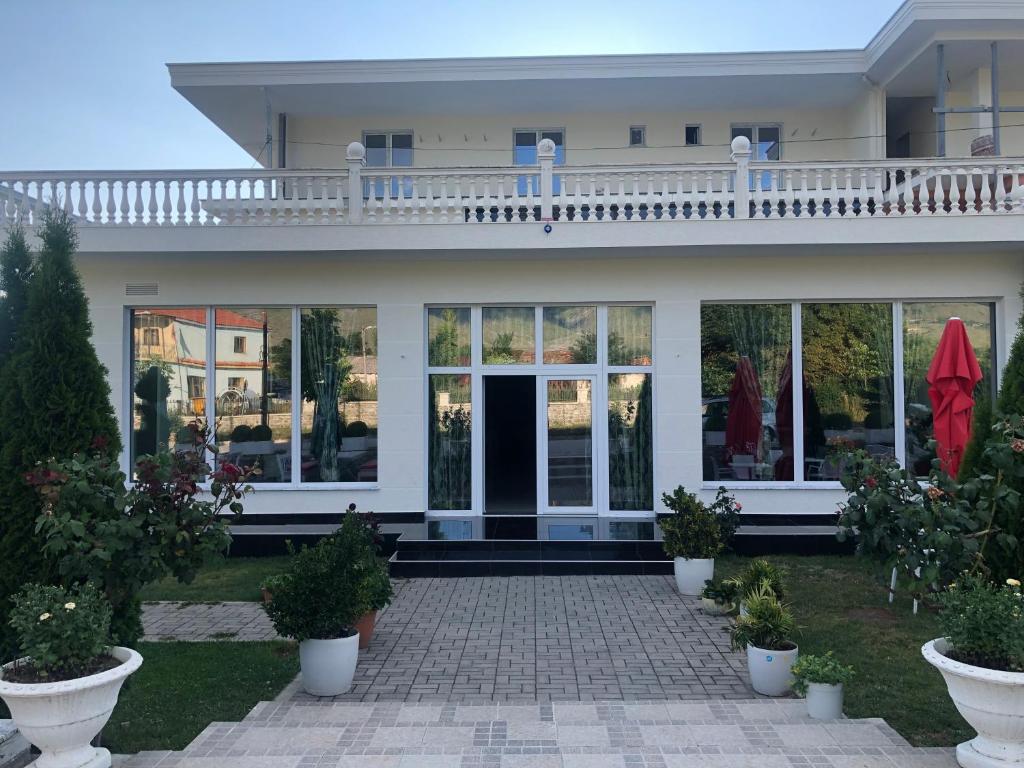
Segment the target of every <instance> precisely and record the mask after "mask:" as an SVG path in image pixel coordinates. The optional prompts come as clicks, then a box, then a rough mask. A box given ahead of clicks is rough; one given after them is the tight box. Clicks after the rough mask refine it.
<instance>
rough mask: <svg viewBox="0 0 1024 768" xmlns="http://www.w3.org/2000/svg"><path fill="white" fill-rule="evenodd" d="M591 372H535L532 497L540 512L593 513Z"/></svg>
mask: <svg viewBox="0 0 1024 768" xmlns="http://www.w3.org/2000/svg"><path fill="white" fill-rule="evenodd" d="M594 384H595V379H594V377H593V376H572V377H568V376H538V377H537V389H538V391H537V403H538V405H539V408H538V411H539V413H538V416H539V422H540V423H539V424H538V430H537V460H538V466H537V469H538V471H537V499H538V502H539V503H538V508H539V511H540V513H541V514H562V515H565V514H570V515H571V514H583V513H594V512H595V510H596V508H597V504H596V500H595V499H596V495H597V480H596V477H595V464H594V417H595V414H594Z"/></svg>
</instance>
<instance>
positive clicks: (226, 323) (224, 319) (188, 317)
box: [136, 307, 263, 329]
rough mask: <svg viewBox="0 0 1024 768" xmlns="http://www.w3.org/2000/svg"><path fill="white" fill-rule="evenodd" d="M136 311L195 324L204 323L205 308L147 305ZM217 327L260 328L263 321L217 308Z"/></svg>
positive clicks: (230, 310)
mask: <svg viewBox="0 0 1024 768" xmlns="http://www.w3.org/2000/svg"><path fill="white" fill-rule="evenodd" d="M136 312H137V313H139V314H147V315H158V316H160V317H170V318H174V319H175V320H181V321H182V322H186V323H195V324H196V325H205V324H206V310H205V309H203V308H202V307H182V308H176V307H175V308H169V307H168V308H165V307H148V308H146V309H142V310H136ZM217 327H218V328H251V329H261V328H263V323H262V322H261V321H259V320H254V319H253V318H251V317H246V316H245V315H243V314H240V313H238V312H235V311H234V310H232V309H218V310H217Z"/></svg>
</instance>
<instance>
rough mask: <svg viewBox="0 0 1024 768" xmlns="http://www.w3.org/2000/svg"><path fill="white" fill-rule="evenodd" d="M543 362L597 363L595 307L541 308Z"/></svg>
mask: <svg viewBox="0 0 1024 768" xmlns="http://www.w3.org/2000/svg"><path fill="white" fill-rule="evenodd" d="M544 362H545V363H548V364H551V363H575V364H577V365H593V364H595V363H596V362H597V307H594V306H589V307H544Z"/></svg>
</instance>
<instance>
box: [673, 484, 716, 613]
mask: <svg viewBox="0 0 1024 768" xmlns="http://www.w3.org/2000/svg"><path fill="white" fill-rule="evenodd" d="M661 500H662V502H663V503H664V504H665V506H666V507H668V508H669V509H670V510H672V514H671V515H667V516H666V517H663V518H662V519H660V520H659V521H658V525H659V526H660V527H661V533H662V539H663V540H662V547H663V548H664V550H665V554H666V555H668V556H669V557H671V558H673V559H674V561H675V562H674V565H675V576H676V587H677V588H678V589H679V592H680V594H683V595H699V594H700V593H701V592H702V590H703V588H704V582H706V581H710V580H711V579H713V578H714V577H715V556H716V555H718V553H719V552H721V551H722V549H723V548H724V546H725V545H724V543H723V541H722V531H721V528H720V527H719V524H718V517H717V516H716V515H715V513H714V512H712V511H711V510H710V509H708V508H707V506H705V504H704V503H703V502H702V501H701V500H700V499H698V498H697V496H696V495H695V494H692V493H687V492H686V489H685V488H683V486H679V487H678V488H676V489H675V490H674V491H673V492H672V493H671V494H668V493H663V494H662V495H661Z"/></svg>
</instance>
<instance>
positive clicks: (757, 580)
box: [731, 560, 786, 600]
mask: <svg viewBox="0 0 1024 768" xmlns="http://www.w3.org/2000/svg"><path fill="white" fill-rule="evenodd" d="M731 581H732V583H733V584H735V585H736V589H737V591H738V592H739V595H740V599H741V600H747V599H748V598H749V597H750V596H751V595H754V594H756V593H757V591H758V590H760V589H763V588H765V587H767V588H768V589H769V590H771V592H772V593H773V594H774V595H775V596H776V597H777V598H778V599H779V600H785V599H786V585H785V583H784V579H783V573H782V569H781V568H779V567H778V566H775V565H772V564H771V563H770V562H768V561H767V560H751V561H750V563H749V564H748V565H747V567H746V568H744V569H743V570H742V571H741V572H740V573H739V574H738V575H737V576H736V577H734V578H733V579H731Z"/></svg>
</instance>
